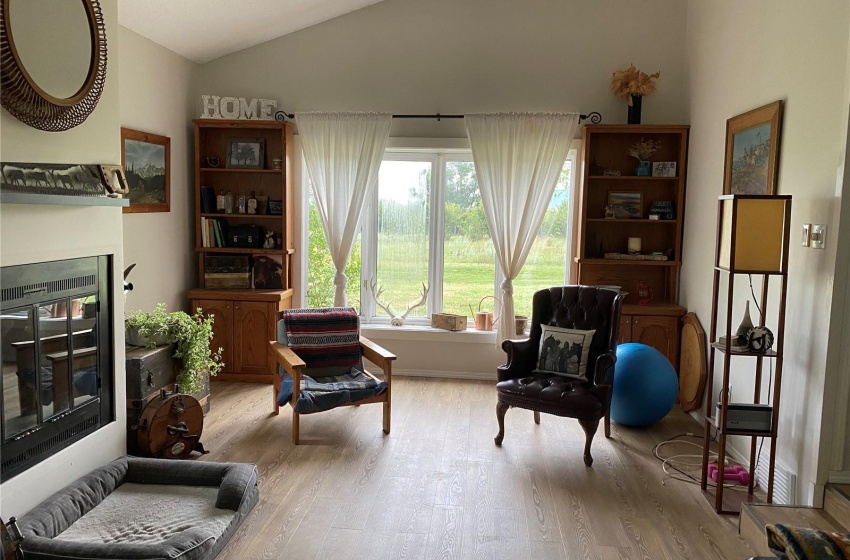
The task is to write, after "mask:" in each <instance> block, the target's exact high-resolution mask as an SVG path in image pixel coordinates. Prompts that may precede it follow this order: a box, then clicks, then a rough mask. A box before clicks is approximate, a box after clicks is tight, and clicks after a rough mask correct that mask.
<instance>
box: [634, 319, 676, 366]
mask: <svg viewBox="0 0 850 560" xmlns="http://www.w3.org/2000/svg"><path fill="white" fill-rule="evenodd" d="M678 326H679V318H678V317H663V316H652V315H635V316H633V317H632V340H631V341H632V342H640V343H641V344H646V345H647V346H652V347H653V348H655V349H656V350H658V351H659V352H661V353H662V354H664V355H665V356H666V357H667V359H668V360H670V363H671V364H673V368H674V369H677V370H678V365H679V328H678Z"/></svg>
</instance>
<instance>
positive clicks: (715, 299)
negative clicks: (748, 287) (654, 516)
mask: <svg viewBox="0 0 850 560" xmlns="http://www.w3.org/2000/svg"><path fill="white" fill-rule="evenodd" d="M753 199H755V201H756V202H763V201H775V202H776V206H777V208H781V212H782V213H783V214H782V216H781V217H780V218H779V219H781V220H782V221H783V223H782V227H783V229H782V232H781V233H780V237H779V239H775V240H774V241H775V242H776V243H777V246H776V252H777V253H779V252H780V251H781V253H779V255H780V256H779V258H778V259H777V260H776V262H775V264H774V265H773V266H764V267H757V268H751V267H747V268H744V267H742V266H741V265H740V264H737V261H739V259H737V258H736V251H743V250H744V249H743V248H742V247H741V244H740V243H739V242H738V241H739V240H738V235H739V232H738V231H737V230H736V229H735V228H733V227H731V226H729V225H728V224H727V226H726V227H727V228H728V229H727V231H726V232H725V233H724V222H730V221H731V223H735V221H736V219H737V217H736V213H737V212H738V203H740V202H741V201H747V200H753ZM724 204H725V205H726V206H725V212H724ZM790 222H791V197H790V196H787V195H784V196H782V195H773V196H740V195H735V196H732V195H727V196H722V197H720V200H719V202H718V212H717V249H716V252H715V258H714V287H713V291H712V297H711V331H710V333H709V340H711V341H712V343H711V351H710V357H709V366H708V387H707V390H706V395H708V397H707V398H706V401H705V438H704V440H703V441H704V442H705V445H704V446H703V455H702V479H701V482H700V485H701V488H702V490H703V493H704V495H705V496H706V498H707V499H708V500H709V501H712V502H713V505H714V510H715V511H716V512H717V513H721V514H727V515H739V514H740V512H741V504H742V503H743V502H752V501H754V499H755V498H754V484H755V466H756V459H757V458H756V446H757V440H758V438H760V437H766V438H769V439H770V454H769V458H768V482H767V491H766V494H767V495H766V498H767V503H769V504H770V503H773V481H774V465H775V461H776V437H777V427H778V423H779V404H780V402H779V400H780V399H779V397H780V390H781V387H782V354H783V351H784V335H785V296H786V292H787V284H788V232H789V231H790ZM762 233H763V232H762ZM751 237H753V241H752V242H751V245H754V246H755V247H754V249H753V250H754V251H755V252H759V251H760V250H761V247H760V246H759V245H760V242H763V241H764V237H761V236H751ZM779 243H781V245H778V244H779ZM737 275H748V276H750V275H753V276H761V294H760V297H759V308H758V309H760V310H761V312H760V313H759V314H758V325H765V324H766V319H767V311H768V291H769V287H770V280H771V279H772V278H773V279H776V280H778V281H779V282H780V284H781V285H780V287H779V301H778V310H777V327H776V333H775V341H774V345H773V348H771V349H769V350H767V351H766V352H753V351H750V350H734V349H732V347H731V346H729V345H728V341H731V340H732V334H733V332H734V329H735V327H734V326H733V323H732V320H733V317H732V313H733V309H732V304H733V300H734V289H735V277H736V276H737ZM722 276H725V277H726V293H725V299H726V301H725V302H724V303H725V308H726V309H725V314H726V324H725V327H724V328H723V331H722V332H721V334H722V335H724V336H726V341H727V343H726V344H723V345H721V344H720V343H719V342H718V340H719V339H718V323H719V321H718V312H719V310H720V297H721V296H723V295H724V294H722V292H723V290H722V289H721V286H720V284H721V279H722ZM718 352H719V353H720V354H722V356H723V358H722V360H723V364H722V368H723V369H722V380H721V383H720V414H719V417H718V416H717V414H716V412H715V407H716V404H715V402H714V398H713V390H714V375H713V373H714V364H715V362H716V357H717V353H718ZM742 357H749V358H755V368H754V382H755V383H754V385H755V387H754V391H753V401H752V404H760V399H761V385H762V370H763V366H764V361H765V359H772V360H774V361H775V366H776V367H775V369H774V371H773V380H772V382H773V387H772V395H770V405H771V406H772V411H771V425H770V432H763V431H752V430H741V429H731V428H728V427H727V413H728V410H729V391H728V389H729V386H730V377H731V376H730V368H731V364H732V359H733V358H735V359H736V360H737V359H740V358H742ZM712 429H715V430H716V431H717V456H718V457H719V458H724V457H725V456H726V443H727V441H726V440H727V437H728V436H748V437H750V457H749V462H750V471H749V483H748V486H747V492H746V494H744V493H742V492H725V491H724V488H723V484H724V478H723V469H718V473H717V474H718V476H717V485H716V486H715V487H714V488H712V487H709V486H708V473H707V469H708V465H709V463H710V461H709V444H708V442H710V441H711V430H712ZM720 462H721V463H722V459H721V460H720Z"/></svg>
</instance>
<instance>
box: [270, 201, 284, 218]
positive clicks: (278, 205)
mask: <svg viewBox="0 0 850 560" xmlns="http://www.w3.org/2000/svg"><path fill="white" fill-rule="evenodd" d="M269 214H271V215H272V216H280V215H281V214H283V201H282V200H269Z"/></svg>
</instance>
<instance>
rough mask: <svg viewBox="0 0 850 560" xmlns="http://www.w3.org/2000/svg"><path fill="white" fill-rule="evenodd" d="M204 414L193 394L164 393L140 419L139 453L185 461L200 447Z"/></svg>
mask: <svg viewBox="0 0 850 560" xmlns="http://www.w3.org/2000/svg"><path fill="white" fill-rule="evenodd" d="M203 428H204V411H203V409H202V408H201V405H200V403H198V401H197V399H195V397H193V396H192V395H186V394H183V393H176V394H171V395H168V394H167V393H166V392H165V390H162V391H161V392H160V394H159V396H157V397H156V398H155V399H153V400H151V401H150V402H149V403H148V404H147V406H146V407H145V409H144V410H143V411H142V414H141V416H140V417H139V427H138V430H137V433H138V442H139V450H140V451H141V453H143V454H145V455H149V456H151V457H164V458H166V459H185V458H186V457H188V456H189V455H191V454H192V451H194V450H195V449H196V448H199V450H203V446H202V445H201V444H200V439H201V431H203Z"/></svg>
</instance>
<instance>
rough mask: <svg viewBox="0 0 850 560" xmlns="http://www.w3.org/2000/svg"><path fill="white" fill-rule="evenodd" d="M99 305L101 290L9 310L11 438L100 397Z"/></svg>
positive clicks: (7, 420)
mask: <svg viewBox="0 0 850 560" xmlns="http://www.w3.org/2000/svg"><path fill="white" fill-rule="evenodd" d="M87 304H88V307H87ZM96 306H97V295H96V294H89V295H87V296H81V297H75V298H66V299H63V300H59V301H54V302H51V303H46V304H42V305H37V306H33V307H31V308H29V309H19V310H14V311H11V312H7V313H4V316H3V322H4V331H5V332H4V333H3V338H2V347H3V387H4V391H3V401H4V402H3V405H4V406H3V422H4V433H5V436H6V437H7V438H9V437H15V436H17V435H19V434H21V433H22V432H26V431H27V430H31V429H33V428H36V427H38V426H40V425H42V424H43V423H45V422H50V421H51V420H52V419H54V418H55V417H57V416H58V415H61V414H63V413H65V412H68V411H69V410H72V409H74V408H76V407H79V406H82V405H84V404H85V403H86V401H89V400H91V399H92V398H95V397H97V396H98V387H97V386H98V365H97V314H96V313H95V309H96ZM86 309H89V310H91V312H90V313H89V314H88V315H87V314H86V312H85V310H86ZM36 364H38V365H37V366H36Z"/></svg>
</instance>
